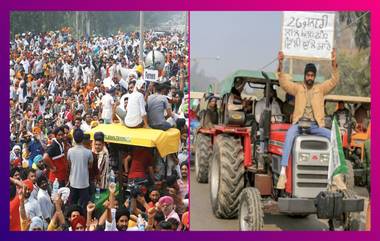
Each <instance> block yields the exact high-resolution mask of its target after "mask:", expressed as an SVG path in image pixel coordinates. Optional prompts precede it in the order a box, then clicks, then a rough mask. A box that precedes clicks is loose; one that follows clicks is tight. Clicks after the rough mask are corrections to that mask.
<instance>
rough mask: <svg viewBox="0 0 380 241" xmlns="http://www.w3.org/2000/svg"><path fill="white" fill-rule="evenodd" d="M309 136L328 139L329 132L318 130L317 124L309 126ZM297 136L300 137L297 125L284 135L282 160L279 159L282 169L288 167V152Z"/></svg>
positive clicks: (323, 129)
mask: <svg viewBox="0 0 380 241" xmlns="http://www.w3.org/2000/svg"><path fill="white" fill-rule="evenodd" d="M310 134H311V135H317V136H323V137H326V138H328V139H330V136H331V131H330V130H329V129H326V128H320V127H319V126H318V125H317V124H311V126H310ZM299 135H300V132H299V127H298V124H294V125H292V126H291V127H290V128H289V130H288V132H287V133H286V139H285V144H284V148H283V152H282V158H281V166H283V167H286V166H288V160H289V155H290V151H291V150H292V146H293V142H294V139H296V137H297V136H299Z"/></svg>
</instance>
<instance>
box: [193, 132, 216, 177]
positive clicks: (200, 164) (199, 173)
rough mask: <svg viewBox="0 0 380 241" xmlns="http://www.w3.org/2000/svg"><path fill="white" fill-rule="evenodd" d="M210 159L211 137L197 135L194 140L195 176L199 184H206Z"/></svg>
mask: <svg viewBox="0 0 380 241" xmlns="http://www.w3.org/2000/svg"><path fill="white" fill-rule="evenodd" d="M211 157H212V145H211V137H210V136H208V135H205V134H201V133H199V134H197V137H196V140H195V176H196V178H197V181H198V182H199V183H207V181H208V167H209V163H210V160H211Z"/></svg>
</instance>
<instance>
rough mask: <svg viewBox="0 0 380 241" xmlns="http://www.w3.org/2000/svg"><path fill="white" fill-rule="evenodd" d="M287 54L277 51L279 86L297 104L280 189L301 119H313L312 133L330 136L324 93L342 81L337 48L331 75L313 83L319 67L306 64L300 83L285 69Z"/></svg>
mask: <svg viewBox="0 0 380 241" xmlns="http://www.w3.org/2000/svg"><path fill="white" fill-rule="evenodd" d="M283 60H284V54H283V53H282V52H281V51H280V52H279V54H278V69H277V71H278V73H279V77H278V79H279V83H280V86H281V87H282V88H283V89H284V90H285V91H286V92H287V93H288V94H290V95H292V96H294V97H295V107H294V113H293V125H292V126H291V127H290V128H289V130H288V132H287V134H286V139H285V144H284V148H283V153H282V159H281V172H280V177H279V179H278V182H277V189H285V184H286V172H285V171H286V167H287V166H288V160H289V155H290V151H291V148H292V146H293V141H294V140H295V138H296V137H297V136H299V135H300V131H299V125H298V121H299V120H300V119H301V118H306V119H309V120H311V122H312V123H311V126H310V134H313V135H319V136H324V137H326V138H328V139H330V135H331V132H330V130H328V129H326V128H324V126H325V121H324V118H325V112H324V109H325V106H324V96H325V95H327V94H328V93H329V92H330V91H332V90H333V89H334V87H335V86H336V85H337V84H338V82H339V72H338V65H337V63H336V51H335V49H334V50H333V51H332V53H331V64H332V76H331V79H329V80H326V81H325V82H323V83H322V84H314V81H315V78H316V73H317V68H316V67H315V65H314V64H312V63H309V64H306V66H305V72H304V83H303V84H297V83H294V82H292V81H291V80H290V76H289V75H287V74H285V73H284V72H282V66H283V65H282V64H283Z"/></svg>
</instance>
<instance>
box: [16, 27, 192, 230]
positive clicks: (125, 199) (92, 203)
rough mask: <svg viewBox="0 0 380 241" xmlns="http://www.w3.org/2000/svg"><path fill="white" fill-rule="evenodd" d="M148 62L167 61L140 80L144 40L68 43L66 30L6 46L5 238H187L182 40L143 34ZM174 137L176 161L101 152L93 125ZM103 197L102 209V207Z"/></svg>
mask: <svg viewBox="0 0 380 241" xmlns="http://www.w3.org/2000/svg"><path fill="white" fill-rule="evenodd" d="M143 35H144V36H143V37H144V53H143V54H142V55H143V56H144V57H145V56H147V55H148V53H150V52H151V51H155V52H156V51H158V52H160V53H161V54H162V55H163V56H164V61H165V63H164V64H163V67H162V68H160V69H158V73H159V78H158V79H157V80H155V81H146V80H145V78H144V68H149V67H151V66H146V65H145V63H144V61H141V60H140V52H139V45H140V35H139V33H137V32H128V33H123V32H118V33H117V34H115V35H111V36H90V37H82V38H79V39H75V38H73V35H72V33H71V30H70V29H69V28H63V29H61V30H58V31H51V32H46V33H30V32H28V33H21V34H16V35H15V36H14V38H13V39H12V41H11V42H10V60H11V61H10V230H12V231H20V230H23V231H26V230H29V231H34V230H49V231H53V230H69V231H95V230H104V231H130V230H162V231H165V230H188V229H189V208H188V191H189V188H188V179H187V177H188V165H187V145H188V143H187V142H188V138H187V133H188V132H187V128H188V127H187V121H186V118H187V108H188V103H187V77H188V52H187V51H188V47H187V45H186V43H187V42H186V41H185V40H184V39H183V38H184V35H182V34H181V33H175V32H171V33H170V32H154V31H148V32H144V34H143ZM114 123H122V124H124V125H125V126H127V127H129V128H153V129H159V130H162V131H166V130H168V129H169V128H178V129H179V131H180V133H181V138H180V139H181V144H180V145H179V146H180V148H179V150H178V153H174V154H169V155H168V156H166V157H160V156H159V155H157V151H156V150H155V149H154V148H146V147H140V146H125V147H124V149H123V150H122V153H123V155H122V156H121V157H120V155H115V154H114V151H115V149H118V151H120V146H115V145H114V144H111V143H107V142H106V141H105V135H104V133H102V132H101V131H100V132H96V133H94V136H93V138H92V139H93V140H90V135H89V134H88V133H89V132H90V131H91V130H92V129H93V128H95V127H97V126H98V125H99V124H104V125H107V124H114ZM101 197H104V200H103V201H100V200H101V199H102V198H101Z"/></svg>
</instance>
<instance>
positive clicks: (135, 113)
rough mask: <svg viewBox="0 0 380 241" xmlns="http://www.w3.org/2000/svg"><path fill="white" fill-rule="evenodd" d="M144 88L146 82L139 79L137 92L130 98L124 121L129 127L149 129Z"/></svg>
mask: <svg viewBox="0 0 380 241" xmlns="http://www.w3.org/2000/svg"><path fill="white" fill-rule="evenodd" d="M144 86H145V81H144V80H142V79H138V80H137V82H136V86H135V90H134V91H133V93H132V94H131V95H130V96H129V98H128V105H127V109H128V111H127V114H126V116H125V119H124V123H125V125H126V126H127V127H130V128H141V127H148V118H147V113H146V110H145V100H144V95H143V91H144Z"/></svg>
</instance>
